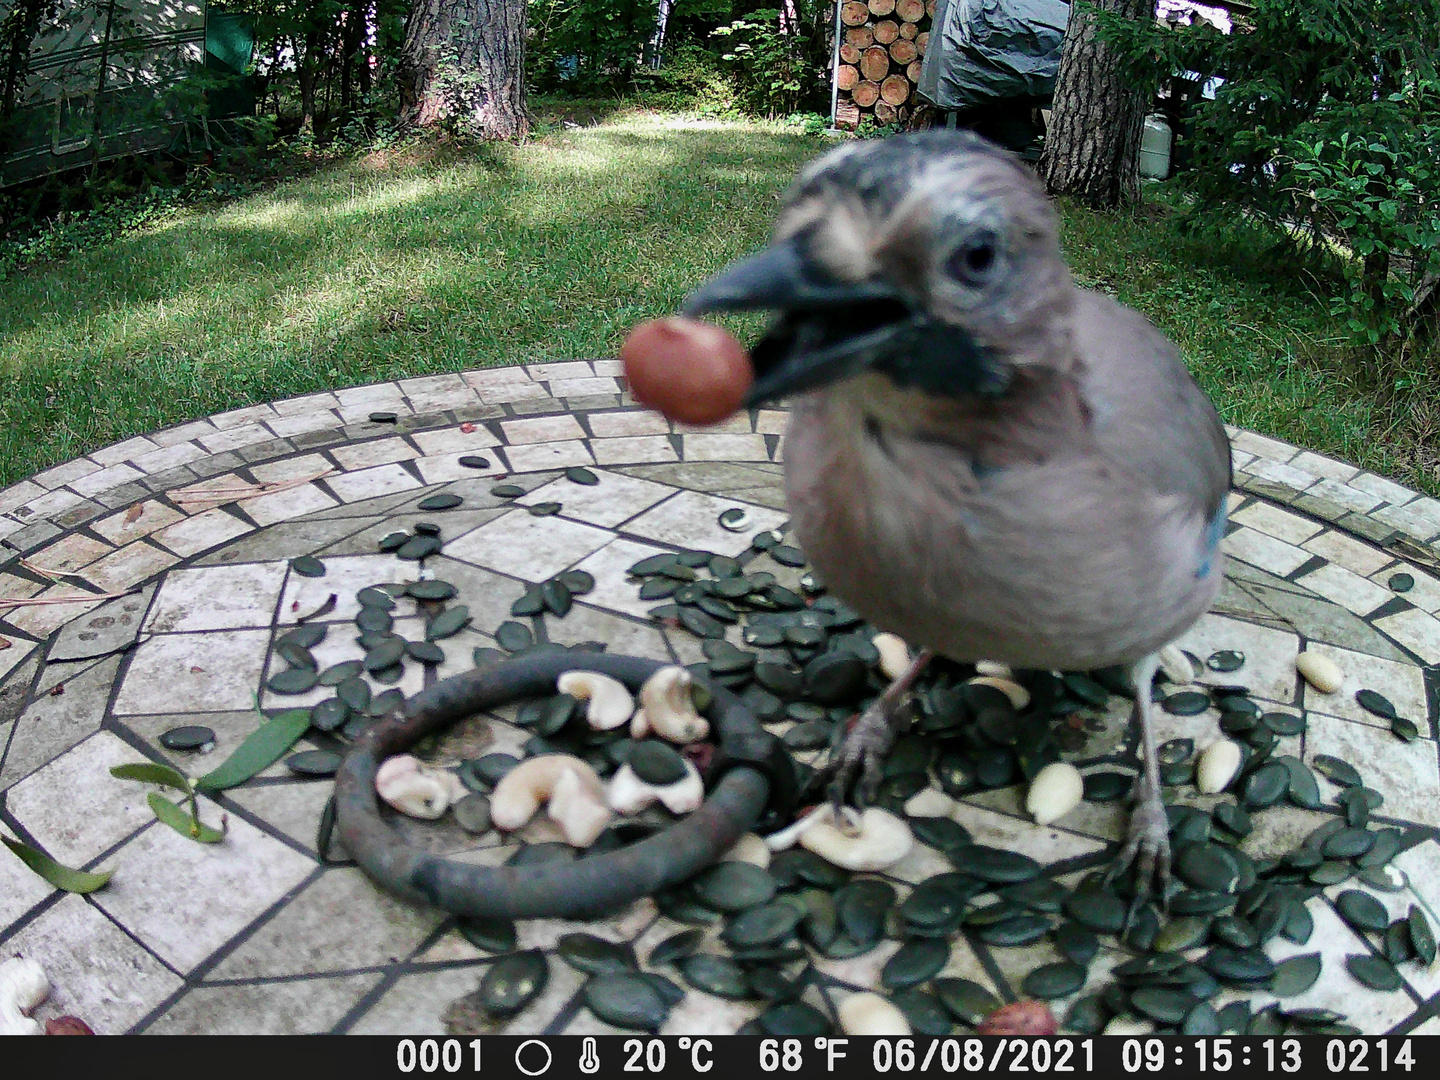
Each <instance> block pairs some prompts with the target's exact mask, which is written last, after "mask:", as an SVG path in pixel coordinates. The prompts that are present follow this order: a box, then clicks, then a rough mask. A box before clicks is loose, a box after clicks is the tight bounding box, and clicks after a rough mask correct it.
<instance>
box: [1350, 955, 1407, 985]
mask: <svg viewBox="0 0 1440 1080" xmlns="http://www.w3.org/2000/svg"><path fill="white" fill-rule="evenodd" d="M1345 968H1346V970H1347V971H1349V972H1350V974H1351V975H1353V976H1354V977H1355V979H1356V981H1357V982H1359V983H1360V984H1361V985H1362V986H1368V987H1369V988H1370V989H1371V990H1381V991H1388V990H1399V989H1400V986H1401V983H1402V981H1403V980H1401V978H1400V973H1399V972H1398V971H1396V970H1395V965H1394V964H1392V963H1390V961H1388V960H1385V959H1382V958H1381V957H1378V956H1371V955H1370V954H1368V953H1354V954H1351V955H1350V956H1347V957H1346V958H1345Z"/></svg>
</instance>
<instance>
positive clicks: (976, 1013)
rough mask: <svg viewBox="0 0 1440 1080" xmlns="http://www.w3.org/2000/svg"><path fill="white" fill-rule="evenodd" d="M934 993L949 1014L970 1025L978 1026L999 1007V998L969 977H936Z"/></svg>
mask: <svg viewBox="0 0 1440 1080" xmlns="http://www.w3.org/2000/svg"><path fill="white" fill-rule="evenodd" d="M935 994H936V996H937V997H939V999H940V1004H942V1005H944V1006H945V1008H946V1009H947V1010H948V1011H949V1013H950V1015H951V1016H953V1017H955V1019H956V1020H959V1021H960V1022H961V1023H962V1024H969V1025H970V1026H971V1027H978V1026H979V1025H980V1024H981V1023H982V1022H983V1021H984V1019H985V1018H986V1017H987V1016H989V1015H990V1014H991V1013H992V1012H994V1011H995V1010H996V1009H998V1008H999V1007H1000V1000H999V999H998V998H997V997H995V995H994V994H992V993H991V992H990V991H989V990H986V989H985V987H983V986H981V985H980V984H979V983H977V982H972V981H970V980H969V979H957V978H945V979H936V980H935Z"/></svg>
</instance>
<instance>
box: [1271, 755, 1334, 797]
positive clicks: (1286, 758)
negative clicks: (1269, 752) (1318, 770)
mask: <svg viewBox="0 0 1440 1080" xmlns="http://www.w3.org/2000/svg"><path fill="white" fill-rule="evenodd" d="M1275 760H1276V761H1277V762H1279V763H1280V764H1281V765H1283V766H1285V771H1286V774H1287V780H1288V784H1287V788H1286V794H1287V795H1288V796H1289V798H1290V801H1291V802H1292V803H1294V804H1295V805H1296V806H1299V807H1303V808H1304V809H1306V810H1319V809H1320V808H1321V807H1322V806H1323V805H1324V803H1323V801H1322V800H1321V798H1320V786H1319V784H1317V783H1316V781H1315V774H1314V773H1312V772H1311V771H1310V770H1309V768H1308V767H1307V766H1306V765H1305V763H1304V762H1303V761H1301V760H1300V759H1299V758H1297V757H1293V756H1291V755H1290V754H1285V755H1283V756H1281V757H1278V758H1276V759H1275Z"/></svg>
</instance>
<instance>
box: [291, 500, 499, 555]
mask: <svg viewBox="0 0 1440 1080" xmlns="http://www.w3.org/2000/svg"><path fill="white" fill-rule="evenodd" d="M505 512H506V511H505V510H504V508H502V507H495V508H493V509H489V510H463V509H457V510H447V511H446V512H445V531H446V532H447V533H451V532H453V533H454V534H456V535H458V534H460V533H463V532H468V531H469V530H470V529H473V528H475V527H476V526H478V525H483V524H485V522H487V521H491V520H493V519H495V518H497V517H499V516H500V515H501V514H503V513H505ZM350 520H351V522H352V523H353V524H355V525H358V526H361V528H360V530H359V531H358V532H353V533H351V534H349V535H348V536H345V537H344V538H342V539H340V540H337V541H335V542H334V543H333V544H329V545H327V546H326V547H324V548H322V549H319V553H320V554H321V555H322V556H324V557H325V558H326V559H329V558H330V557H331V556H332V555H373V554H375V552H376V551H377V548H376V544H378V543H379V542H380V539H381V538H382V537H384V536H388V535H389V534H390V533H392V532H396V531H400V530H407V529H412V528H414V526H415V523H416V522H418V521H431V522H433V521H434V520H435V515H434V514H392V515H390V516H388V517H366V518H351V519H350Z"/></svg>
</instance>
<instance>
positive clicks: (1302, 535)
mask: <svg viewBox="0 0 1440 1080" xmlns="http://www.w3.org/2000/svg"><path fill="white" fill-rule="evenodd" d="M1231 517H1232V519H1233V520H1235V521H1238V522H1240V524H1242V525H1249V526H1250V527H1251V528H1253V529H1258V530H1259V531H1260V532H1262V533H1265V534H1267V535H1269V536H1273V537H1275V538H1277V539H1279V540H1284V541H1286V542H1287V543H1290V544H1300V543H1303V542H1304V541H1306V540H1308V539H1310V537H1312V536H1314V535H1315V534H1316V533H1318V532H1320V531H1321V529H1322V528H1323V526H1321V525H1319V524H1318V523H1316V522H1314V521H1311V520H1310V519H1309V518H1303V517H1301V516H1300V515H1299V514H1292V513H1291V512H1290V511H1288V510H1281V509H1280V508H1279V507H1277V506H1273V505H1271V504H1270V503H1267V502H1258V501H1257V502H1252V503H1251V504H1250V505H1249V506H1247V507H1245V508H1244V509H1242V510H1237V511H1235V513H1234V514H1232V515H1231Z"/></svg>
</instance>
